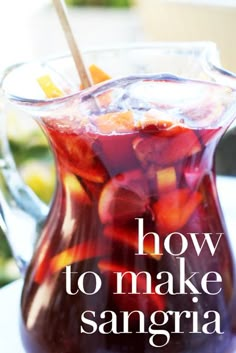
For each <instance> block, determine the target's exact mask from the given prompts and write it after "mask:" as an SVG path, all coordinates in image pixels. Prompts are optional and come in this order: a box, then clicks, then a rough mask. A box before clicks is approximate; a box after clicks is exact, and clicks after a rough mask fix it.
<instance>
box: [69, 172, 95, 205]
mask: <svg viewBox="0 0 236 353" xmlns="http://www.w3.org/2000/svg"><path fill="white" fill-rule="evenodd" d="M63 183H64V185H65V188H66V191H67V192H68V193H69V194H72V197H73V200H77V201H79V202H81V203H83V204H84V203H85V204H91V200H90V198H89V197H88V194H87V193H86V191H85V190H84V188H83V186H82V185H81V183H80V181H79V180H78V178H76V176H75V175H74V174H69V173H66V174H65V175H64V176H63Z"/></svg>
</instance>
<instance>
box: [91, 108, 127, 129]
mask: <svg viewBox="0 0 236 353" xmlns="http://www.w3.org/2000/svg"><path fill="white" fill-rule="evenodd" d="M94 122H95V124H96V125H97V127H98V129H99V131H100V132H101V133H102V134H111V133H113V132H117V133H122V132H130V131H133V129H134V116H133V113H132V112H131V111H126V112H115V113H108V114H104V115H100V116H98V117H96V118H95V121H94Z"/></svg>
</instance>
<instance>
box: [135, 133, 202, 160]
mask: <svg viewBox="0 0 236 353" xmlns="http://www.w3.org/2000/svg"><path fill="white" fill-rule="evenodd" d="M133 148H134V151H135V153H136V156H137V158H138V159H139V161H140V162H141V163H142V165H143V166H146V165H148V164H149V163H154V164H156V165H162V166H166V165H168V164H173V163H176V162H178V161H179V160H181V159H183V158H187V157H189V156H192V155H194V154H195V153H198V152H199V151H200V150H201V144H200V142H199V140H198V138H197V136H196V134H195V133H194V131H192V130H190V129H184V130H183V131H182V132H181V133H178V134H174V135H172V136H167V137H166V138H165V136H162V135H160V134H159V133H157V134H156V135H155V136H151V137H144V138H140V137H139V138H137V139H135V140H134V143H133Z"/></svg>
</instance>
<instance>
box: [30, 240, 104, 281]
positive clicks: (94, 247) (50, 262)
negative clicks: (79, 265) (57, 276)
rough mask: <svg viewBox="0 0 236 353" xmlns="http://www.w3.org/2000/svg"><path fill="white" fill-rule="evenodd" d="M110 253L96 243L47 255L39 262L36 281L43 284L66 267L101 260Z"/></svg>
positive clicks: (78, 245) (92, 242) (89, 242)
mask: <svg viewBox="0 0 236 353" xmlns="http://www.w3.org/2000/svg"><path fill="white" fill-rule="evenodd" d="M108 253H109V252H108V250H107V249H106V247H105V246H104V244H103V245H99V244H98V243H97V242H95V241H88V242H85V243H80V244H77V245H75V246H73V247H71V248H68V249H66V250H64V251H62V252H60V253H59V254H57V255H55V256H53V257H49V256H48V253H46V256H45V257H44V258H43V259H41V261H39V262H38V265H37V269H36V272H35V276H34V280H35V282H37V283H42V282H43V281H44V280H45V278H46V277H47V276H49V275H52V274H54V273H56V272H59V271H61V270H63V269H64V268H65V267H66V266H69V265H72V264H73V263H75V262H80V261H84V260H88V259H91V258H99V257H102V256H104V255H107V254H108Z"/></svg>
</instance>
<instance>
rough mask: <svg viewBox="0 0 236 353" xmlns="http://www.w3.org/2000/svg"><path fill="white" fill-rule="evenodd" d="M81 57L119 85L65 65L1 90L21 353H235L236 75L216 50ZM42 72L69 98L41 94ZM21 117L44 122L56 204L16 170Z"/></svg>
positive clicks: (125, 51) (4, 216) (19, 71)
mask: <svg viewBox="0 0 236 353" xmlns="http://www.w3.org/2000/svg"><path fill="white" fill-rule="evenodd" d="M84 58H85V62H86V65H87V66H88V67H89V65H90V64H96V65H97V66H98V67H100V68H101V69H102V70H104V71H105V72H107V73H108V74H109V75H110V76H111V77H112V79H109V80H107V81H105V82H102V83H98V84H95V85H94V86H93V87H91V88H88V89H85V90H80V82H79V80H78V79H77V74H76V72H75V68H74V65H73V61H72V59H71V57H69V56H65V57H60V58H56V59H55V58H53V59H47V60H45V61H42V62H40V63H39V62H34V63H26V64H25V63H24V64H19V65H16V66H14V67H11V68H9V69H8V70H7V71H6V72H5V73H4V75H3V77H2V80H1V91H2V104H3V107H2V113H1V124H2V128H1V160H0V162H1V165H0V166H1V194H0V198H1V199H0V200H1V202H0V204H1V213H0V215H1V218H0V224H1V226H2V228H3V230H4V232H5V233H6V234H7V236H8V239H9V243H10V245H11V246H12V250H13V253H14V255H15V258H16V260H17V262H18V264H19V267H20V268H21V270H22V273H23V274H25V279H24V288H23V293H22V299H21V318H20V326H21V335H22V339H23V343H24V346H25V349H26V352H28V353H59V352H60V353H121V352H129V353H132V352H135V353H137V352H139V353H152V352H163V353H164V352H168V353H169V352H171V353H173V352H175V353H188V352H189V353H190V352H191V353H194V352H196V353H198V352H199V353H226V352H227V353H230V352H233V350H234V347H235V343H234V328H235V327H234V326H235V325H234V322H233V317H234V307H235V301H234V298H235V267H234V257H233V254H232V250H231V247H230V243H229V239H228V235H227V230H226V228H225V223H224V220H223V217H222V212H221V208H220V205H219V201H218V197H217V191H216V184H215V174H214V152H215V148H216V145H217V143H218V142H219V140H220V138H221V137H222V135H223V134H224V132H225V131H226V129H227V128H228V127H229V125H230V124H231V122H232V121H233V120H234V118H235V116H236V77H235V76H234V75H233V74H231V73H229V72H227V71H225V70H223V69H222V68H221V67H220V64H219V58H218V53H217V49H216V47H215V45H214V44H212V43H176V44H173V43H169V44H167V43H159V44H157V43H155V44H153V45H140V46H135V47H132V46H129V47H123V48H114V49H108V50H106V49H104V50H92V51H88V52H85V53H84ZM45 74H49V75H50V77H51V78H52V80H53V81H54V82H56V85H55V86H56V87H57V88H58V87H59V88H58V89H60V90H61V91H62V92H63V93H64V95H63V96H62V97H58V98H52V99H46V98H45V96H44V92H43V91H42V90H41V89H40V87H39V85H38V83H37V79H38V78H39V77H42V75H45ZM105 76H106V75H105ZM106 78H108V77H106ZM12 109H13V110H14V111H15V112H17V114H18V115H19V117H21V116H24V114H26V115H31V116H32V117H33V118H34V119H36V121H37V122H38V124H39V125H40V127H41V128H42V130H43V131H44V133H45V135H46V136H47V138H48V141H49V144H50V146H51V148H52V151H53V153H54V157H55V164H56V169H57V186H56V190H55V194H54V197H53V200H52V203H51V205H50V207H47V206H46V205H44V204H43V203H42V202H41V201H40V200H38V199H37V198H36V196H35V195H34V194H33V193H32V191H31V190H29V189H28V188H27V187H26V186H25V185H24V184H23V182H22V181H21V179H20V177H19V175H18V173H17V171H16V168H15V165H14V161H13V158H12V156H11V154H10V150H9V147H8V142H7V139H6V136H5V127H4V124H5V123H4V119H5V118H4V117H5V116H6V115H7V112H9V110H12ZM49 208H50V209H49Z"/></svg>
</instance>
